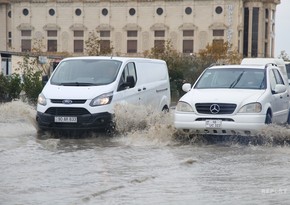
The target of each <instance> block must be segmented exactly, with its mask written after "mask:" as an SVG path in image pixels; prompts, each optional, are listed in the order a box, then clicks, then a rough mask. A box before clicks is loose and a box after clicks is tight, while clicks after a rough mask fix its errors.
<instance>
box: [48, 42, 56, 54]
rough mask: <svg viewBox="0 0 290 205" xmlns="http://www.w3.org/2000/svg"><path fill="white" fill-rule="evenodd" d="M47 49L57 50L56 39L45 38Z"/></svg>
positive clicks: (50, 50)
mask: <svg viewBox="0 0 290 205" xmlns="http://www.w3.org/2000/svg"><path fill="white" fill-rule="evenodd" d="M47 51H48V52H57V40H47Z"/></svg>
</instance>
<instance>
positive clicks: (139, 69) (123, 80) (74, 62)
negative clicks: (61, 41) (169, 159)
mask: <svg viewBox="0 0 290 205" xmlns="http://www.w3.org/2000/svg"><path fill="white" fill-rule="evenodd" d="M170 100H171V98H170V84H169V76H168V69H167V65H166V62H165V61H163V60H157V59H147V58H129V57H72V58H66V59H63V60H62V61H61V62H60V63H59V64H58V66H57V67H56V69H55V70H54V71H53V73H52V75H51V77H50V78H49V80H48V81H47V83H46V85H45V86H44V88H43V90H42V92H41V93H40V95H39V97H38V104H37V116H36V121H37V124H38V128H39V130H40V131H41V130H60V129H62V130H83V129H85V130H98V129H107V128H109V127H110V126H111V125H112V122H113V117H114V108H115V105H116V104H118V103H125V104H133V105H140V106H150V107H152V108H153V109H154V110H157V111H164V110H168V109H169V106H170Z"/></svg>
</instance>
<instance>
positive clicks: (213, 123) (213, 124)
mask: <svg viewBox="0 0 290 205" xmlns="http://www.w3.org/2000/svg"><path fill="white" fill-rule="evenodd" d="M205 127H206V128H221V127H222V120H206V121H205Z"/></svg>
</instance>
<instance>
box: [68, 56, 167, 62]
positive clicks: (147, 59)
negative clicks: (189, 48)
mask: <svg viewBox="0 0 290 205" xmlns="http://www.w3.org/2000/svg"><path fill="white" fill-rule="evenodd" d="M77 59H82V60H100V59H104V60H111V59H112V60H118V61H122V62H127V61H129V60H138V61H146V62H153V61H154V62H160V63H164V62H165V61H164V60H160V59H151V58H141V57H119V56H81V57H68V58H64V59H63V60H77Z"/></svg>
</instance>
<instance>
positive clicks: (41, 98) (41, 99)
mask: <svg viewBox="0 0 290 205" xmlns="http://www.w3.org/2000/svg"><path fill="white" fill-rule="evenodd" d="M37 103H38V104H40V105H43V106H45V105H46V98H45V97H44V95H43V94H42V93H40V94H39V95H38V98H37Z"/></svg>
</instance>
